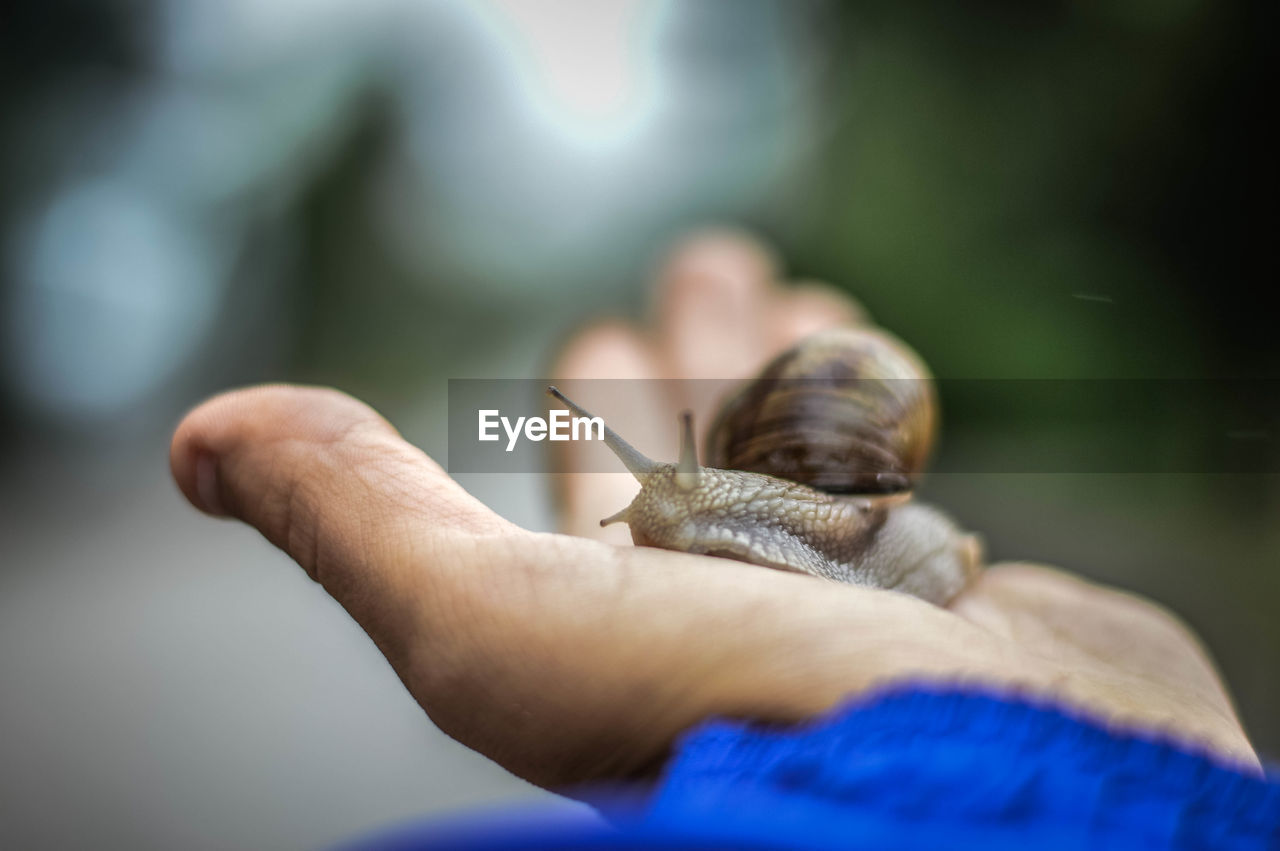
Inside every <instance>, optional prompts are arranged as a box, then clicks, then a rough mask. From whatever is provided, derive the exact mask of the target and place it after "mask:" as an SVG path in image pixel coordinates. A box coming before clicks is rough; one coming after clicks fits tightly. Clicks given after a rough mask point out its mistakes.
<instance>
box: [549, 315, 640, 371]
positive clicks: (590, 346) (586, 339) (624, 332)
mask: <svg viewBox="0 0 1280 851" xmlns="http://www.w3.org/2000/svg"><path fill="white" fill-rule="evenodd" d="M551 374H552V377H553V378H555V379H556V380H557V381H573V380H575V379H592V378H623V379H625V378H655V377H657V372H656V370H655V368H654V363H653V358H652V356H651V354H650V352H649V350H648V347H647V345H646V344H645V342H644V340H643V339H641V337H640V334H639V333H638V332H637V331H636V330H635V329H634V328H632V327H631V326H630V325H628V324H627V323H625V322H622V321H619V320H606V321H603V322H597V323H595V324H593V325H590V326H587V327H586V328H583V329H581V330H579V331H577V332H576V333H574V334H573V335H572V336H570V337H569V340H568V342H566V343H565V345H564V347H563V348H561V349H560V351H559V353H558V354H557V355H556V356H555V358H554V360H553V362H552V367H551Z"/></svg>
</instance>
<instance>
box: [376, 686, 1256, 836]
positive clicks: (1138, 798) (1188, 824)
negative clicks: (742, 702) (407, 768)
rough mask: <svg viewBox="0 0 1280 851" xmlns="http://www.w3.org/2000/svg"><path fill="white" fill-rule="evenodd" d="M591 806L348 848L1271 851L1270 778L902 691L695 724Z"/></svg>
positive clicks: (1163, 745)
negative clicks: (638, 786)
mask: <svg viewBox="0 0 1280 851" xmlns="http://www.w3.org/2000/svg"><path fill="white" fill-rule="evenodd" d="M632 798H634V795H633V796H632ZM607 800H608V799H607V798H602V802H601V804H600V807H601V809H602V811H604V812H605V813H606V815H607V816H608V817H609V824H608V825H607V826H605V825H601V824H599V823H594V824H588V823H583V822H581V821H580V820H575V819H572V818H569V819H566V818H564V817H546V818H531V817H529V816H528V815H522V816H507V817H506V818H505V819H504V820H502V821H500V822H498V821H494V820H492V818H490V819H486V820H482V821H477V820H474V819H472V820H469V821H468V822H467V823H465V824H461V825H460V824H453V825H439V824H437V825H435V826H427V827H421V826H417V827H409V828H406V829H403V830H400V831H396V832H393V833H392V834H387V835H384V836H382V837H380V838H378V839H377V840H375V841H371V842H369V843H367V844H357V845H355V846H352V847H364V848H380V849H411V848H457V849H463V848H466V849H481V848H484V849H500V848H600V849H604V848H725V847H733V848H761V849H765V848H810V849H834V848H874V849H926V848H927V849H934V848H954V849H967V848H973V849H978V848H981V849H997V850H998V849H1025V848H1034V849H1035V851H1057V849H1111V848H1115V849H1120V848H1124V849H1130V848H1178V849H1182V848H1186V849H1199V848H1213V849H1280V782H1278V781H1277V780H1276V779H1274V778H1271V779H1267V778H1263V777H1258V776H1253V775H1252V774H1248V773H1245V772H1243V771H1239V770H1236V769H1234V768H1232V767H1231V766H1228V765H1225V764H1223V763H1221V762H1219V761H1217V760H1215V759H1214V758H1212V757H1209V756H1207V755H1205V754H1203V753H1198V752H1195V751H1193V750H1188V749H1185V748H1184V747H1182V746H1179V745H1176V744H1174V743H1172V742H1168V741H1162V740H1159V739H1156V738H1154V737H1149V736H1141V735H1135V734H1132V733H1130V734H1121V733H1118V732H1114V731H1110V730H1108V729H1106V728H1105V727H1104V726H1102V725H1101V724H1100V723H1098V722H1096V721H1093V720H1090V719H1087V718H1083V717H1079V716H1076V715H1073V714H1070V713H1067V712H1065V711H1063V710H1062V709H1060V708H1057V707H1055V706H1053V705H1050V704H1046V703H1039V702H1034V701H1029V700H1027V699H1025V698H1019V697H1014V696H1007V695H996V694H986V693H976V692H974V691H972V690H957V689H941V688H929V687H918V686H917V687H911V688H898V689H894V690H891V691H886V692H882V693H880V694H878V695H874V696H872V697H869V698H864V699H861V700H859V701H857V702H855V703H853V704H850V705H848V706H845V707H843V708H842V709H840V710H839V711H837V712H834V713H831V714H830V715H828V716H827V717H825V718H823V719H820V720H818V721H816V722H813V723H810V724H807V725H804V726H799V727H773V728H770V727H762V726H758V725H751V724H746V723H739V722H723V721H717V722H712V723H708V724H705V725H703V726H701V727H699V728H697V729H695V730H693V731H691V732H690V733H689V734H687V735H686V736H685V737H684V739H683V740H682V741H681V742H680V743H679V745H678V747H677V749H676V753H675V755H674V756H673V758H672V760H671V761H670V763H669V764H668V766H667V769H666V772H665V774H664V776H663V777H662V779H661V780H660V781H659V782H658V783H657V785H656V786H655V787H654V788H653V789H652V790H651V791H650V792H648V793H647V794H646V795H645V796H644V803H643V804H642V805H639V806H633V807H622V806H620V805H616V804H609V803H607V802H606V801H607Z"/></svg>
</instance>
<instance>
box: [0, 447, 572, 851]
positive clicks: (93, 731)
mask: <svg viewBox="0 0 1280 851" xmlns="http://www.w3.org/2000/svg"><path fill="white" fill-rule="evenodd" d="M151 460H152V461H153V462H154V463H147V464H145V465H140V466H138V467H137V468H136V470H135V480H134V481H133V483H132V484H131V485H130V486H129V487H127V488H124V489H122V490H116V491H114V492H108V491H104V492H102V493H99V494H92V493H79V494H78V493H77V490H76V488H75V487H74V485H75V483H74V482H72V481H65V482H51V481H48V480H45V481H36V480H35V479H34V478H33V477H32V476H19V477H11V478H7V479H0V481H3V482H4V491H3V493H2V494H0V495H2V496H3V497H4V499H3V502H0V505H3V506H4V507H5V509H6V511H5V513H6V515H7V516H6V517H5V518H4V521H3V524H0V560H2V561H3V562H4V563H3V565H2V569H0V684H2V685H0V731H3V735H2V736H0V847H5V848H29V847H83V846H87V845H91V846H94V847H120V848H126V847H131V848H312V847H317V846H323V845H326V844H330V843H333V842H335V841H339V840H342V839H344V838H350V837H351V836H353V835H359V834H360V833H362V832H364V831H368V830H371V829H376V828H379V827H385V826H387V825H389V824H392V823H394V822H396V821H398V820H403V819H409V818H413V817H415V816H421V815H423V814H427V813H433V812H441V811H456V810H458V809H461V808H466V807H471V806H475V805H480V804H487V803H492V802H498V801H516V800H521V801H528V800H531V799H536V798H546V799H552V796H550V795H548V794H547V793H545V792H542V791H541V790H538V789H535V788H534V787H531V786H529V785H528V784H526V783H524V782H522V781H520V780H517V779H516V778H514V777H512V776H511V775H509V774H507V773H506V772H505V771H503V770H502V769H501V768H499V767H498V766H496V765H494V764H493V763H491V762H489V761H488V760H486V759H484V758H483V757H480V756H479V755H477V754H475V753H472V752H470V751H468V750H467V749H466V748H464V747H462V746H461V745H459V744H458V743H456V742H454V741H453V740H451V739H449V738H448V737H446V736H445V735H443V734H442V733H440V732H439V731H438V730H436V729H435V727H434V726H433V725H432V724H431V723H430V722H429V721H428V720H427V718H426V716H425V714H424V713H423V712H422V710H421V709H420V708H419V707H418V706H417V704H415V703H414V701H413V700H412V698H410V697H409V695H408V693H407V692H406V691H405V689H404V688H403V687H402V686H401V684H400V682H399V680H398V679H397V678H396V676H395V674H394V673H393V672H392V670H391V668H390V667H389V666H388V665H387V663H386V662H385V660H384V659H383V658H382V656H381V654H380V653H379V652H378V651H377V649H376V648H375V647H374V645H373V643H372V642H371V641H370V640H369V639H368V638H367V637H366V636H365V635H364V633H363V632H362V631H361V630H360V629H359V628H358V627H357V626H356V625H355V623H354V622H352V621H351V620H350V618H349V617H348V616H347V615H346V613H345V612H344V611H342V609H341V608H340V607H339V606H338V605H337V604H336V603H335V602H333V601H332V600H331V599H330V598H329V597H328V596H327V595H326V594H325V593H324V592H323V591H322V590H321V589H320V587H319V586H317V585H315V584H314V583H312V582H311V581H310V580H309V579H307V578H306V576H305V575H304V574H303V573H302V572H301V571H300V570H299V569H298V568H297V567H296V566H295V565H294V564H293V563H292V562H291V561H290V560H289V559H288V558H286V557H285V556H284V555H283V554H281V553H279V552H277V551H276V550H275V549H274V548H272V547H271V546H269V545H268V544H267V543H266V542H265V541H264V540H263V539H262V538H261V537H260V536H259V535H258V534H257V533H256V532H254V531H252V530H250V529H248V528H245V527H242V526H240V525H239V524H236V523H232V522H218V521H214V520H210V519H208V518H205V517H203V516H201V515H199V514H197V513H196V512H195V511H194V510H192V509H191V508H190V507H189V506H187V505H186V503H185V501H184V500H183V499H182V498H181V497H180V495H179V494H178V492H177V490H176V488H174V487H173V485H172V484H171V483H170V482H169V480H168V471H167V468H166V467H165V464H164V461H163V458H161V457H156V458H153V459H151ZM44 469H48V470H55V469H58V468H57V467H56V466H54V465H47V466H45V467H44ZM15 489H21V490H23V491H25V492H24V493H19V492H15ZM33 490H34V491H35V493H32V491H33Z"/></svg>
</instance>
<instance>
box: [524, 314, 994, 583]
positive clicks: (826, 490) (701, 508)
mask: <svg viewBox="0 0 1280 851" xmlns="http://www.w3.org/2000/svg"><path fill="white" fill-rule="evenodd" d="M922 378H927V373H925V371H924V366H923V364H922V363H921V362H920V361H919V359H918V358H917V357H916V356H915V355H914V353H912V352H910V350H908V349H906V347H905V346H904V345H903V344H901V343H899V342H898V341H896V340H895V339H894V338H892V337H890V336H888V335H887V334H884V333H883V332H880V331H877V330H875V329H840V330H838V331H832V332H823V333H821V334H818V335H814V336H813V337H810V338H808V339H806V340H804V341H801V343H800V344H798V345H797V346H796V347H794V348H793V349H790V350H788V351H787V352H784V353H783V354H782V355H780V356H779V357H778V358H776V359H775V360H774V361H773V362H772V363H770V364H769V365H768V366H767V367H765V369H764V371H763V372H762V373H761V375H760V376H759V377H758V378H757V379H756V380H755V381H753V382H751V383H750V384H748V385H747V387H745V388H744V389H743V390H742V391H741V392H740V393H739V394H738V395H737V396H735V397H734V399H732V400H731V401H730V402H729V403H727V404H726V405H725V407H724V408H723V409H722V410H721V413H720V415H719V416H717V417H716V420H715V422H714V424H713V426H712V428H711V430H710V432H709V434H708V440H707V452H706V456H707V458H708V459H709V460H708V464H709V465H708V466H703V465H702V464H700V463H699V462H698V457H697V450H696V447H695V444H694V437H693V422H692V417H691V415H689V414H688V413H686V414H684V415H683V431H682V437H681V448H680V459H679V461H678V462H676V463H674V464H672V463H660V462H656V461H653V460H651V459H649V458H646V457H645V456H644V455H642V454H641V453H640V452H638V451H637V450H636V449H635V448H634V447H632V446H631V445H630V444H628V443H627V442H626V441H625V440H623V439H622V438H621V437H619V436H618V434H617V433H616V432H614V431H613V430H612V429H610V428H609V427H608V426H606V427H605V442H606V444H607V445H608V446H609V448H610V449H611V450H613V452H614V454H615V455H617V456H618V457H619V459H620V460H622V462H623V464H624V465H626V467H627V469H628V470H630V471H631V473H632V474H633V475H634V476H635V477H636V478H637V479H638V480H639V481H640V484H641V488H640V492H639V493H638V494H637V495H636V497H635V499H634V500H633V501H632V502H631V504H630V505H628V506H627V507H626V508H624V509H623V510H622V511H620V512H618V513H617V514H615V515H613V516H612V517H608V518H605V519H604V520H602V521H601V525H607V524H609V523H614V522H625V523H627V524H628V526H630V529H631V537H632V540H633V541H634V542H635V543H636V545H638V546H650V547H659V548H662V549H669V550H679V551H683V552H690V553H699V554H705V555H711V556H720V557H724V558H730V559H735V560H737V561H742V562H747V563H750V564H755V565H760V566H763V567H769V568H773V569H775V570H784V571H791V572H797V573H804V574H809V575H812V576H816V577H821V578H824V579H828V580H834V581H839V582H847V583H850V584H855V585H868V586H874V587H879V588H890V589H895V590H898V591H902V592H905V593H909V594H913V595H915V596H917V597H920V598H922V599H925V600H928V601H930V602H934V603H938V604H943V603H946V602H947V601H948V600H950V599H951V598H952V597H954V596H955V595H956V594H958V593H959V592H960V591H961V590H963V589H964V587H965V586H966V585H967V584H968V582H969V581H970V579H972V577H973V576H974V575H975V574H976V572H977V570H978V568H979V564H980V561H981V547H980V545H979V544H978V541H977V538H976V537H975V536H973V535H968V534H965V533H964V532H962V531H960V530H959V529H958V528H957V527H956V526H955V524H954V523H953V522H952V521H951V520H950V519H949V518H948V517H946V515H944V514H943V513H942V512H940V511H938V510H936V509H933V508H931V507H928V506H926V505H923V504H920V503H918V502H913V501H912V499H911V493H910V490H909V488H910V487H911V485H912V484H913V483H914V481H915V479H916V477H917V476H918V475H919V473H920V471H921V469H922V468H923V465H924V462H925V459H926V458H927V456H928V452H929V450H930V448H931V445H932V441H933V430H934V428H935V427H936V425H935V424H936V419H937V418H936V415H935V410H936V402H935V400H934V398H933V393H932V387H931V384H930V382H928V381H924V380H921V379H922ZM549 392H550V393H551V394H552V395H553V396H555V397H556V398H557V399H559V400H560V401H562V402H563V403H565V404H566V405H567V406H568V407H569V408H570V409H572V410H573V411H574V412H575V413H577V414H579V415H582V416H590V415H589V414H588V413H587V412H586V411H585V410H583V409H582V408H580V407H579V406H578V405H576V404H574V403H573V402H571V401H569V400H568V399H567V398H565V397H564V395H563V394H561V393H560V392H559V391H558V390H556V389H555V388H554V387H552V388H549ZM722 465H723V466H722ZM730 466H732V467H733V468H729V467H730Z"/></svg>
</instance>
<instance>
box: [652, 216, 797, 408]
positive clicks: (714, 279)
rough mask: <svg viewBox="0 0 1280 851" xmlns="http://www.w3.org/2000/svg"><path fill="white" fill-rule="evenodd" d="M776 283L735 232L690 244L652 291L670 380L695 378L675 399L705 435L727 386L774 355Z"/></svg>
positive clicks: (770, 267)
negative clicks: (769, 334)
mask: <svg viewBox="0 0 1280 851" xmlns="http://www.w3.org/2000/svg"><path fill="white" fill-rule="evenodd" d="M774 276H775V269H774V262H773V259H772V257H771V256H770V255H769V254H768V253H767V252H766V251H765V250H764V249H763V248H762V247H761V246H760V245H759V244H758V243H757V242H755V241H754V240H752V239H750V238H748V237H746V236H744V235H742V234H739V233H736V232H732V231H712V232H707V233H704V234H701V235H699V236H696V237H694V238H693V239H690V240H689V241H688V242H687V243H685V244H684V245H683V246H681V247H680V248H678V249H677V250H676V251H675V252H673V254H672V255H671V259H670V260H669V261H668V262H667V264H666V266H665V268H664V269H663V271H662V273H661V275H660V278H659V286H658V291H657V309H656V316H657V328H656V329H655V339H656V345H657V347H658V348H657V350H658V352H659V353H660V355H661V356H662V358H663V362H664V365H665V369H666V371H667V373H668V374H669V375H670V376H671V377H673V378H680V379H695V380H696V381H693V382H690V383H689V385H688V386H687V388H686V391H685V392H684V393H683V396H684V398H683V399H681V400H680V405H681V407H689V408H691V409H692V410H693V413H694V417H695V421H696V422H698V423H700V424H702V426H703V427H704V428H705V426H706V424H707V419H708V414H709V412H710V408H711V406H712V405H713V404H715V402H716V401H717V400H718V399H719V397H720V396H721V395H722V394H723V392H724V391H725V390H726V389H727V387H728V385H729V384H731V383H732V382H733V381H735V380H737V379H740V378H744V377H746V376H748V375H750V374H752V373H753V372H755V371H756V369H758V368H759V367H760V366H761V365H762V364H763V363H764V361H765V360H766V359H767V358H768V356H769V355H770V354H771V352H770V351H769V348H768V340H767V339H766V336H765V330H766V327H767V321H768V314H769V308H770V306H771V298H772V287H773V280H774Z"/></svg>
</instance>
